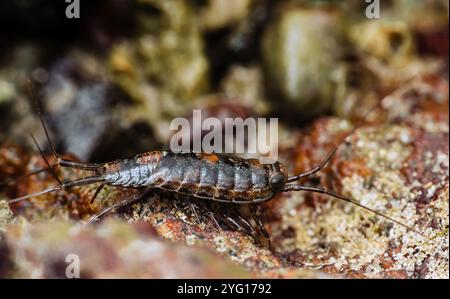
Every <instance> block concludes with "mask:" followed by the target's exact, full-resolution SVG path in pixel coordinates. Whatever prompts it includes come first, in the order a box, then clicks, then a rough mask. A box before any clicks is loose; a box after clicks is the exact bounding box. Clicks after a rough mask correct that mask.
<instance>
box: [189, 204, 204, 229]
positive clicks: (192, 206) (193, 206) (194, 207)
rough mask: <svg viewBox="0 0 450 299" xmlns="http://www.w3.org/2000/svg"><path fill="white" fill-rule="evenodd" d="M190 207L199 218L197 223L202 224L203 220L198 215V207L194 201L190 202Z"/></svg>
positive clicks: (196, 217)
mask: <svg viewBox="0 0 450 299" xmlns="http://www.w3.org/2000/svg"><path fill="white" fill-rule="evenodd" d="M188 207H189V209H190V210H191V211H192V213H193V214H194V216H195V219H196V220H197V224H200V223H201V220H200V217H199V216H198V213H197V209H198V207H197V206H196V205H195V204H194V203H189V204H188Z"/></svg>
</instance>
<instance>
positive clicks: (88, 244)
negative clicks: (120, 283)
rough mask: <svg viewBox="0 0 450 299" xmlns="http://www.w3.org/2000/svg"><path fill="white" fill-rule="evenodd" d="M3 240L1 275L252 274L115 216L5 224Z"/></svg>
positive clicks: (37, 276) (131, 276)
mask: <svg viewBox="0 0 450 299" xmlns="http://www.w3.org/2000/svg"><path fill="white" fill-rule="evenodd" d="M25 240H28V241H25ZM29 241H31V242H29ZM2 242H3V244H4V247H5V248H2V250H4V251H6V250H7V249H8V252H9V254H8V255H7V256H5V259H6V260H2V261H1V262H0V264H1V265H5V266H4V267H3V268H5V269H2V277H3V278H5V277H9V278H72V277H67V275H77V276H78V275H79V277H80V278H113V277H121V278H249V277H250V275H249V273H248V272H247V271H245V270H244V269H243V268H242V267H240V266H238V265H235V264H233V263H232V262H230V261H226V260H224V259H222V258H221V257H220V256H217V255H214V254H213V253H211V252H210V251H208V250H205V249H200V248H190V247H187V246H185V245H182V244H176V243H169V242H164V241H163V240H161V239H160V238H158V237H156V236H155V234H154V230H153V229H152V227H151V226H150V225H149V224H146V223H135V224H128V223H126V222H123V221H117V220H116V221H108V222H105V223H103V224H101V225H100V226H98V227H86V226H84V227H83V226H80V225H72V224H70V223H51V222H50V223H40V224H30V223H28V222H21V223H19V224H16V225H12V226H10V227H8V229H7V231H6V232H5V235H4V241H2ZM24 257H25V258H24ZM68 261H69V262H78V264H79V266H80V268H79V272H78V271H77V272H73V271H67V266H68ZM6 265H9V266H8V267H7V266H6ZM73 270H74V271H75V269H73ZM67 273H68V274H67Z"/></svg>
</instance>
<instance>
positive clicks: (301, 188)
mask: <svg viewBox="0 0 450 299" xmlns="http://www.w3.org/2000/svg"><path fill="white" fill-rule="evenodd" d="M282 191H283V192H284V191H310V192H315V193H321V194H327V195H330V196H332V197H335V198H338V199H341V200H343V201H346V202H349V203H352V204H354V205H356V206H358V207H360V208H363V209H365V210H368V211H370V212H372V213H374V214H376V215H378V216H381V217H383V218H386V219H388V220H390V221H392V222H394V223H396V224H398V225H401V226H403V227H404V228H406V229H408V230H410V231H413V232H415V233H416V234H419V235H421V236H422V237H424V238H425V239H428V240H431V238H429V237H427V236H426V235H424V234H423V233H421V232H419V231H418V230H416V229H414V228H413V227H411V226H409V225H406V224H404V223H402V222H400V221H398V220H395V219H394V218H391V217H389V216H387V215H384V214H383V213H380V212H378V211H376V210H374V209H372V208H369V207H367V206H365V205H363V204H361V203H359V202H357V201H355V200H353V199H350V198H348V197H345V196H342V195H340V194H337V193H334V192H332V191H329V190H326V189H322V188H317V187H310V186H302V185H300V184H298V185H287V186H286V187H285V188H284V189H283V190H282Z"/></svg>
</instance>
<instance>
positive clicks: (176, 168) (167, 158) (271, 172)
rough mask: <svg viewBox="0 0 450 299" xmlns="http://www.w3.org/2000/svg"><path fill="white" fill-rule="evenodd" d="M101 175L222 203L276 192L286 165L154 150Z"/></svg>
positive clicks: (247, 200)
mask: <svg viewBox="0 0 450 299" xmlns="http://www.w3.org/2000/svg"><path fill="white" fill-rule="evenodd" d="M97 175H98V176H99V177H100V178H102V180H103V182H104V183H106V184H108V185H114V186H123V187H135V188H137V187H150V188H154V189H155V190H162V191H164V192H173V193H178V194H183V195H188V196H191V197H193V198H204V199H211V200H215V201H222V202H236V203H256V202H260V201H264V200H268V199H270V198H272V197H274V196H275V195H276V193H277V192H278V191H279V190H280V189H281V188H282V187H283V185H284V183H285V182H286V180H287V172H286V170H285V167H284V166H283V165H282V164H281V163H279V162H275V163H273V164H263V163H261V162H260V161H259V160H256V159H243V158H239V157H236V156H231V155H227V154H214V153H212V154H206V153H174V152H171V151H153V152H149V153H144V154H140V155H138V156H136V157H135V158H132V159H125V160H119V161H114V162H110V163H106V164H104V166H103V167H101V168H100V172H99V173H97Z"/></svg>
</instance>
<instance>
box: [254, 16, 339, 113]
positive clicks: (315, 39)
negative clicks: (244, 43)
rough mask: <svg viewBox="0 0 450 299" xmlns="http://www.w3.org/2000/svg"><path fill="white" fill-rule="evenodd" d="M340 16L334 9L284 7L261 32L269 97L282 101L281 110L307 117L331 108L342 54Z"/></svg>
mask: <svg viewBox="0 0 450 299" xmlns="http://www.w3.org/2000/svg"><path fill="white" fill-rule="evenodd" d="M339 18H340V14H339V12H338V11H331V10H330V11H328V10H324V9H316V8H299V7H293V8H292V7H288V8H286V9H282V10H281V11H280V12H279V13H278V14H277V15H276V17H274V19H273V20H272V22H271V24H270V25H269V27H268V28H267V29H266V31H265V32H264V36H263V41H262V58H263V63H264V74H265V76H266V81H267V87H268V89H269V91H270V92H271V94H272V98H274V99H278V98H281V99H283V100H285V101H284V106H285V107H289V108H284V110H289V111H292V109H295V111H296V112H297V113H298V114H300V115H302V116H304V117H311V116H314V115H317V114H320V113H323V112H325V111H328V110H329V109H330V107H331V105H332V103H333V94H334V83H333V80H332V73H333V71H334V70H335V69H336V66H337V65H338V64H339V62H340V56H341V54H342V46H341V42H340V34H341V33H340V29H339V27H340V21H339Z"/></svg>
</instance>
